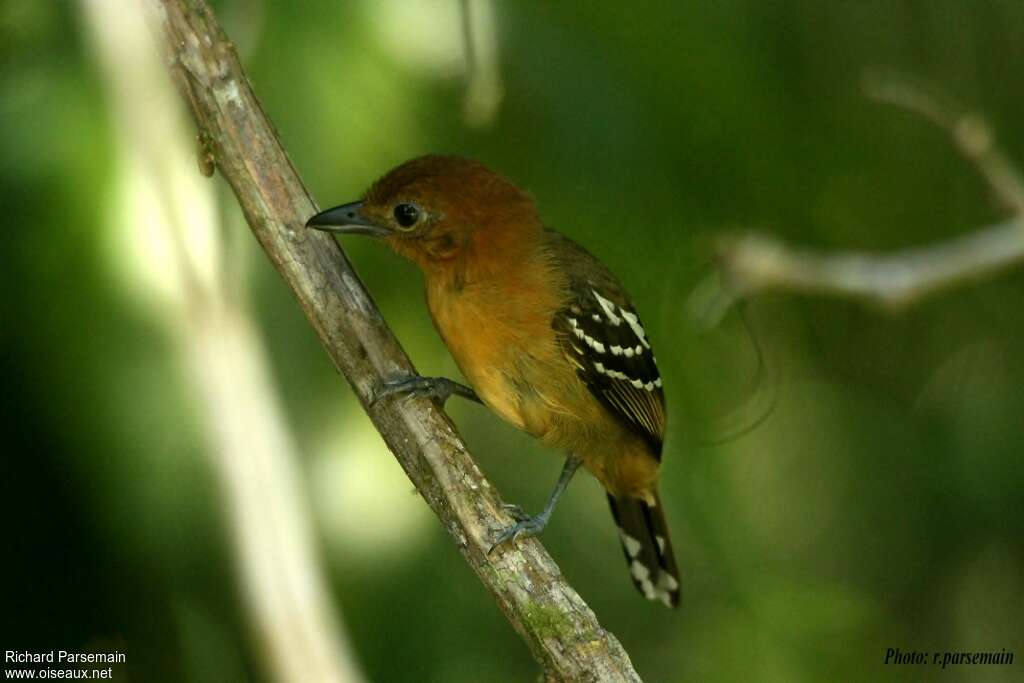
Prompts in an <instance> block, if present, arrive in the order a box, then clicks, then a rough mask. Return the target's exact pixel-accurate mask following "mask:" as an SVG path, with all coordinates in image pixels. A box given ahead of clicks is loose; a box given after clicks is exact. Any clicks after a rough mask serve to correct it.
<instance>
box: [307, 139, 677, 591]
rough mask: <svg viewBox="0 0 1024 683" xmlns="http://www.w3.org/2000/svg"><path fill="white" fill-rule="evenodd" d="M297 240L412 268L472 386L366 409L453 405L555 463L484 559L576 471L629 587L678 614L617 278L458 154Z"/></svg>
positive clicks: (643, 341) (636, 320)
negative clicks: (351, 239) (490, 420)
mask: <svg viewBox="0 0 1024 683" xmlns="http://www.w3.org/2000/svg"><path fill="white" fill-rule="evenodd" d="M306 227H307V228H311V229H316V230H323V231H328V232H332V233H340V234H355V235H368V236H371V237H375V238H377V239H379V240H381V241H383V242H384V243H386V244H387V245H388V246H390V247H391V248H392V249H393V250H394V251H395V252H397V253H398V254H399V255H401V256H403V257H405V258H407V259H409V260H410V261H412V262H413V263H415V264H416V265H418V266H419V268H420V269H421V270H422V272H423V275H424V283H425V290H426V301H427V307H428V309H429V312H430V316H431V319H432V320H433V323H434V326H435V328H436V329H437V332H438V333H439V334H440V336H441V338H442V340H443V341H444V343H445V345H446V346H447V348H448V350H449V352H450V353H451V355H452V357H453V358H454V360H455V363H456V365H458V367H459V370H460V371H461V372H462V374H463V376H464V377H465V378H466V379H467V380H468V382H469V386H466V385H464V384H461V383H459V382H456V381H453V380H451V379H449V378H445V377H421V376H410V377H399V378H393V379H389V380H387V381H385V382H383V383H382V385H381V386H380V387H379V391H378V393H377V399H382V398H386V397H388V396H392V395H397V394H404V395H419V396H430V397H433V398H435V399H438V400H440V402H441V404H442V405H443V404H444V402H445V401H446V400H447V399H448V398H449V397H450V396H453V395H457V396H461V397H464V398H467V399H471V400H475V401H478V402H480V403H483V404H484V405H486V406H487V407H488V408H490V409H491V410H492V411H493V412H494V413H496V414H497V415H498V416H499V417H501V418H503V419H504V420H506V421H508V422H510V423H512V424H513V425H515V426H516V427H518V428H519V429H522V430H524V431H526V432H527V433H529V434H531V435H532V436H534V437H536V438H538V439H540V441H542V442H543V443H544V444H546V445H548V446H551V447H553V448H555V449H558V450H560V451H563V452H565V453H567V456H566V460H565V465H564V467H563V468H562V471H561V474H560V476H559V478H558V481H557V483H556V485H555V487H554V489H553V490H552V491H551V494H550V495H549V496H548V498H547V502H546V504H545V505H544V508H543V510H542V511H541V512H540V513H539V514H536V515H533V516H531V515H529V514H527V513H526V512H525V511H524V510H523V508H522V507H520V506H519V505H514V504H506V505H505V509H506V510H507V511H508V512H509V514H510V515H511V517H512V518H513V519H514V520H515V524H513V525H511V526H509V527H508V528H506V529H503V530H502V531H501V533H500V534H499V535H498V536H497V538H496V540H495V542H494V544H493V545H492V546H491V547H490V551H489V553H490V552H494V551H495V550H496V549H497V548H499V547H501V546H503V545H504V544H506V543H509V542H515V540H516V539H517V538H519V537H521V536H535V535H538V534H540V533H541V532H543V530H544V529H545V527H546V526H547V524H548V521H549V520H550V518H551V515H552V512H553V510H554V508H555V505H556V503H557V502H558V499H559V498H560V497H561V495H562V493H563V492H564V491H565V489H566V487H567V486H568V485H569V482H570V480H571V479H572V477H573V475H574V474H575V472H576V471H577V469H578V468H579V467H580V466H582V467H583V468H584V469H586V470H587V471H589V472H590V473H591V474H593V476H594V477H596V478H597V480H598V481H599V482H600V483H601V485H602V486H603V487H604V489H605V491H606V493H607V497H608V502H609V504H610V507H611V512H612V516H613V517H614V520H615V523H616V525H617V526H618V530H619V540H620V542H621V546H622V550H623V554H624V555H625V558H626V561H627V563H628V565H629V570H630V576H631V578H632V581H633V583H634V585H635V586H636V588H637V589H638V590H639V591H640V593H641V594H642V595H643V596H644V597H646V598H648V599H649V600H652V601H657V602H661V603H663V604H665V605H666V606H668V607H676V606H677V605H678V604H679V570H678V567H677V564H676V560H675V556H674V554H673V550H672V542H671V539H670V536H669V530H668V524H667V522H666V518H665V512H664V509H663V507H662V503H661V499H660V497H659V495H658V478H659V473H660V469H661V456H662V444H663V443H664V438H665V427H666V410H665V396H664V391H663V387H662V380H661V376H660V374H659V373H658V366H657V362H656V360H655V357H654V350H653V349H652V348H651V342H650V340H649V339H648V337H647V332H646V330H645V329H644V327H643V323H642V322H641V320H640V317H639V315H638V314H637V312H636V308H635V307H634V305H633V302H632V299H631V298H630V296H629V294H628V293H627V292H626V290H625V288H624V287H623V286H622V284H621V283H620V282H619V280H618V278H616V277H615V275H613V274H612V272H611V271H610V270H609V269H608V268H607V267H606V266H605V265H604V264H603V263H602V262H601V261H600V260H598V259H597V258H596V257H594V256H593V255H591V254H590V253H589V252H588V251H586V250H585V249H584V248H583V247H581V246H580V245H578V244H577V243H576V242H574V241H572V240H571V239H569V238H568V237H566V236H565V235H563V234H562V233H560V232H558V231H556V230H554V229H552V228H550V227H548V226H547V225H546V224H545V223H544V221H543V220H542V219H541V216H540V213H539V209H538V206H537V203H536V201H535V200H534V198H533V197H532V195H531V194H529V193H528V192H526V191H524V190H522V189H520V188H519V187H517V186H516V185H515V184H514V183H513V182H511V181H510V180H508V179H507V178H505V177H504V176H503V175H501V174H499V173H497V172H495V171H493V170H491V169H489V168H487V167H486V166H484V165H483V164H481V163H480V162H477V161H475V160H472V159H468V158H464V157H460V156H450V155H436V154H434V155H427V156H422V157H418V158H415V159H412V160H410V161H407V162H405V163H403V164H401V165H399V166H397V167H395V168H394V169H392V170H390V171H388V172H387V173H385V174H384V175H383V176H382V177H381V178H380V179H378V180H377V181H376V182H374V183H373V184H372V185H371V186H370V188H369V189H368V190H367V191H366V193H365V194H364V196H363V198H362V199H360V200H358V201H354V202H350V203H346V204H341V205H339V206H335V207H333V208H330V209H327V210H325V211H321V212H319V213H317V214H316V215H314V216H313V217H312V218H310V219H309V220H308V221H307V223H306Z"/></svg>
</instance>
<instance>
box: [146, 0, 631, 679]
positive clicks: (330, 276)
mask: <svg viewBox="0 0 1024 683" xmlns="http://www.w3.org/2000/svg"><path fill="white" fill-rule="evenodd" d="M148 4H149V5H150V7H151V8H152V10H153V15H154V17H155V19H156V22H157V23H158V24H159V29H160V33H161V35H162V36H163V40H162V41H161V42H162V45H163V49H164V51H165V57H166V60H167V62H168V64H169V65H170V68H171V72H172V76H173V78H174V80H175V82H176V84H177V85H178V86H179V88H180V90H181V92H182V94H183V96H184V97H185V98H186V100H187V102H188V104H189V107H190V109H191V110H192V113H193V115H194V117H195V120H196V124H197V125H198V128H199V136H200V139H201V140H203V141H204V144H206V145H207V146H208V148H209V152H210V153H211V155H212V159H213V161H214V162H215V163H216V166H217V168H219V169H220V171H221V174H222V175H223V176H224V178H225V179H226V180H227V181H228V183H229V184H230V185H231V188H232V190H233V191H234V193H235V196H236V197H237V198H238V201H239V204H240V205H241V207H242V211H243V212H244V214H245V217H246V220H247V221H248V223H249V226H250V228H251V229H252V232H253V233H254V234H255V235H256V237H257V239H258V240H259V242H260V244H261V245H262V246H263V249H264V251H265V252H266V253H267V255H268V256H269V257H270V259H271V261H272V262H273V264H274V266H275V267H276V268H277V270H278V272H279V273H280V274H281V276H282V277H283V278H284V280H285V282H286V283H287V284H288V286H289V287H291V289H292V291H293V293H294V294H295V297H296V299H297V300H298V302H299V305H300V306H301V307H302V310H303V312H304V313H305V314H306V317H307V319H308V320H309V322H310V324H311V325H312V326H313V329H314V330H315V331H316V333H317V335H318V336H319V337H320V340H321V342H322V343H323V345H324V347H325V349H326V350H327V352H328V354H329V355H330V357H331V360H332V361H333V362H334V364H335V366H336V367H337V368H338V370H339V371H340V372H341V373H342V374H343V375H344V376H345V378H346V379H347V380H348V381H349V383H350V384H351V385H352V389H353V390H354V391H355V393H356V395H357V396H358V398H359V400H360V401H361V402H362V404H363V406H364V408H365V409H366V412H367V414H368V415H369V416H370V418H371V420H372V421H373V423H374V425H375V426H376V428H377V430H378V431H379V432H380V434H381V436H382V437H383V438H384V440H385V442H386V443H387V444H388V446H389V447H390V449H391V451H392V452H393V453H394V454H395V457H396V458H397V459H398V461H399V462H400V463H401V465H402V467H403V469H404V470H405V471H406V473H407V474H408V476H409V478H410V479H411V480H412V482H413V484H415V486H416V488H417V490H418V491H419V492H420V494H421V495H422V496H423V497H424V499H425V500H426V501H427V503H428V504H429V505H430V507H431V509H433V511H434V512H435V514H437V516H438V517H439V518H440V519H441V522H442V523H443V524H444V526H445V528H446V529H447V530H448V531H449V533H450V534H451V535H452V537H453V539H454V540H455V542H456V544H457V545H458V547H459V549H460V550H461V551H462V554H463V556H464V557H465V559H466V561H467V562H468V563H469V565H470V566H471V567H472V568H473V570H474V571H475V572H476V574H477V576H478V577H479V578H480V580H481V581H482V582H483V583H484V585H485V586H486V587H487V588H488V590H489V591H490V592H491V593H492V595H493V596H494V599H495V601H496V602H497V603H498V606H499V607H500V608H501V609H502V611H503V612H504V613H505V615H506V616H507V617H508V619H509V621H510V622H511V624H512V626H513V627H514V628H515V629H516V630H517V631H518V632H519V633H520V635H522V637H523V639H524V640H525V641H526V643H527V645H528V646H529V647H530V649H531V651H532V652H533V655H534V657H535V658H536V659H537V661H538V662H539V663H540V664H541V666H542V667H543V668H544V670H545V673H546V675H547V677H548V678H549V680H565V681H639V680H640V679H639V677H638V676H637V674H636V672H635V671H634V670H633V667H632V665H631V664H630V661H629V657H628V655H627V654H626V652H625V650H624V649H623V648H622V646H621V645H620V644H619V642H618V641H617V640H616V639H615V637H614V636H613V635H611V634H610V633H608V632H607V631H605V630H604V629H602V628H601V626H600V625H599V624H598V623H597V619H596V618H595V616H594V613H593V612H592V611H591V609H590V608H589V607H588V606H587V604H586V603H585V602H583V600H582V599H581V598H580V596H579V595H578V594H577V593H576V592H575V591H574V590H573V589H572V587H570V586H569V585H568V584H567V583H566V582H565V580H564V579H563V578H562V576H561V573H560V572H559V569H558V567H557V566H556V565H555V563H554V561H553V560H552V559H551V557H550V556H549V555H548V554H547V552H546V551H545V550H544V548H543V547H542V546H541V545H540V543H539V542H537V541H536V540H534V539H530V540H526V541H523V542H521V543H519V544H518V545H517V546H516V547H514V548H512V549H509V550H506V551H503V552H500V553H497V554H496V555H495V556H494V557H488V556H487V549H488V547H489V545H490V542H491V541H492V540H493V538H494V536H495V534H496V533H497V531H498V530H499V529H501V528H503V527H504V526H506V525H507V524H509V523H510V522H511V520H510V519H509V518H508V517H507V515H505V514H504V513H503V512H502V511H501V509H500V506H499V501H498V498H497V494H496V492H495V491H494V489H493V487H492V486H491V485H490V483H489V482H488V481H487V480H486V479H485V478H484V477H483V475H482V474H481V473H480V471H479V470H478V469H477V467H476V465H475V464H474V462H473V459H472V458H471V457H470V455H469V453H468V452H467V450H466V447H465V445H464V444H463V442H462V440H461V438H460V437H459V435H458V434H457V432H456V431H455V428H454V427H453V425H452V423H451V421H450V420H449V419H448V417H447V416H446V415H445V414H444V413H443V412H441V410H440V409H439V408H438V407H437V405H436V404H434V403H433V402H432V401H429V400H427V399H417V400H411V401H381V402H379V403H376V404H373V403H372V394H373V389H374V387H376V386H377V385H378V384H379V383H380V382H381V381H382V379H383V378H384V377H387V376H394V375H401V374H408V373H410V372H412V371H413V368H412V364H411V363H410V362H409V359H408V358H407V357H406V355H405V353H404V352H403V351H402V349H401V347H400V346H399V344H398V342H397V341H396V340H395V338H394V336H393V335H392V333H391V330H390V329H389V328H388V326H387V324H386V323H385V321H384V320H383V318H382V317H381V314H380V312H379V311H378V310H377V307H376V305H375V304H374V303H373V301H372V300H371V299H370V297H369V295H368V294H367V293H366V291H365V290H364V289H363V286H362V284H361V283H360V281H359V279H358V278H357V276H356V274H355V272H354V271H353V270H352V267H351V265H350V264H349V262H348V259H347V258H346V257H345V254H344V253H343V252H342V251H341V248H340V247H339V246H338V244H337V243H336V242H335V241H334V240H333V239H332V238H331V237H329V236H327V235H323V234H321V233H316V232H313V231H307V230H306V229H305V228H304V227H303V222H304V220H305V219H306V218H307V217H309V216H310V215H312V214H313V213H314V212H315V211H316V207H315V205H314V203H313V201H312V200H311V199H310V197H309V195H308V193H307V192H306V190H305V188H304V187H303V186H302V183H301V181H300V179H299V177H298V174H297V173H296V172H295V169H294V168H293V167H292V165H291V162H290V161H289V160H288V157H287V155H286V154H285V151H284V149H283V148H282V147H281V144H280V142H279V141H278V139H277V136H276V135H275V133H274V129H273V127H272V126H271V124H270V121H269V120H268V119H267V117H266V115H265V114H264V113H263V111H262V109H261V107H260V104H259V102H258V100H257V99H256V97H255V95H254V94H253V92H252V89H251V88H250V86H249V82H248V80H247V79H246V77H245V74H244V72H243V71H242V67H241V65H240V63H239V61H238V57H237V55H236V53H235V51H234V48H233V47H232V45H231V43H230V42H229V41H228V39H227V37H226V36H225V34H224V33H223V31H222V30H221V28H220V26H219V25H218V23H217V20H216V18H215V16H214V14H213V12H212V11H211V10H210V8H209V7H208V6H207V4H206V2H205V1H204V0H149V3H148ZM424 627H425V628H426V624H424Z"/></svg>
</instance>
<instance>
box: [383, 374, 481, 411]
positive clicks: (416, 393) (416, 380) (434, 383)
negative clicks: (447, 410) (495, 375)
mask: <svg viewBox="0 0 1024 683" xmlns="http://www.w3.org/2000/svg"><path fill="white" fill-rule="evenodd" d="M400 394H401V395H404V396H406V397H407V398H415V397H420V396H425V397H427V398H434V399H437V400H438V401H440V402H441V404H442V405H444V403H445V401H447V400H448V399H449V398H450V397H451V396H452V395H455V394H457V395H459V396H462V397H463V398H468V399H470V400H473V401H479V400H480V399H479V398H477V396H476V393H475V392H474V391H473V390H472V389H470V388H469V387H467V386H465V385H464V384H459V383H458V382H455V381H453V380H450V379H448V378H447V377H420V376H419V375H412V376H409V377H397V378H394V379H389V380H385V381H384V382H382V383H381V384H380V386H378V387H377V390H376V391H375V392H374V396H373V402H374V403H376V402H377V401H379V400H381V399H382V398H387V397H388V396H396V395H400Z"/></svg>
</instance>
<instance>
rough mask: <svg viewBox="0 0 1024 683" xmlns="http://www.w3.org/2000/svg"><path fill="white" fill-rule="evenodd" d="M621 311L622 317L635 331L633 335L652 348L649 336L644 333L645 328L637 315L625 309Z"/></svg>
mask: <svg viewBox="0 0 1024 683" xmlns="http://www.w3.org/2000/svg"><path fill="white" fill-rule="evenodd" d="M619 310H620V311H621V312H622V317H623V318H625V319H626V322H627V323H629V327H630V329H632V330H633V334H635V335H636V336H637V339H639V340H640V343H641V344H643V345H644V346H645V347H646V348H648V349H649V348H651V345H650V344H648V343H647V335H646V334H645V333H644V328H643V326H641V325H640V319H639V318H637V317H636V313H631V312H630V311H627V310H626V309H624V308H620V309H619ZM637 349H640V347H639V346H638V347H637ZM638 353H639V351H638Z"/></svg>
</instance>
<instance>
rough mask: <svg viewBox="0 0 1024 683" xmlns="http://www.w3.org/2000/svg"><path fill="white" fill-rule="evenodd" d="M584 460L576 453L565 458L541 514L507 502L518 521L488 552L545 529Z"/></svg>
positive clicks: (505, 506) (501, 535)
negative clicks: (525, 510)
mask: <svg viewBox="0 0 1024 683" xmlns="http://www.w3.org/2000/svg"><path fill="white" fill-rule="evenodd" d="M581 462H582V460H581V459H580V458H577V457H576V456H575V455H570V456H569V457H568V458H566V459H565V466H564V467H562V473H561V474H560V475H559V476H558V482H557V483H555V488H554V490H552V491H551V495H550V496H548V502H547V503H545V504H544V509H543V510H542V511H541V512H540V514H539V515H535V516H533V517H531V516H530V515H528V514H526V512H524V511H523V508H521V507H519V506H518V505H512V504H507V503H506V504H505V505H504V508H505V511H506V512H508V513H509V514H510V515H511V516H512V517H513V518H514V519H516V520H517V521H516V523H515V524H513V525H512V526H510V527H508V528H507V529H505V530H504V531H502V532H501V534H500V535H499V536H498V540H496V541H495V542H494V545H492V546H491V548H490V550H488V551H487V554H488V555H490V554H491V553H493V552H494V549H495V548H497V547H498V546H499V545H501V544H502V543H505V542H506V541H515V540H516V539H517V538H519V537H520V536H524V535H525V536H538V535H540V533H541V532H543V531H544V527H546V526H547V525H548V520H549V519H551V513H552V512H553V511H554V509H555V504H556V503H557V502H558V499H559V498H560V497H561V495H562V492H563V491H565V489H566V487H568V486H569V482H570V481H571V480H572V475H574V474H576V469H577V468H578V467H579V466H580V463H581Z"/></svg>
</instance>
